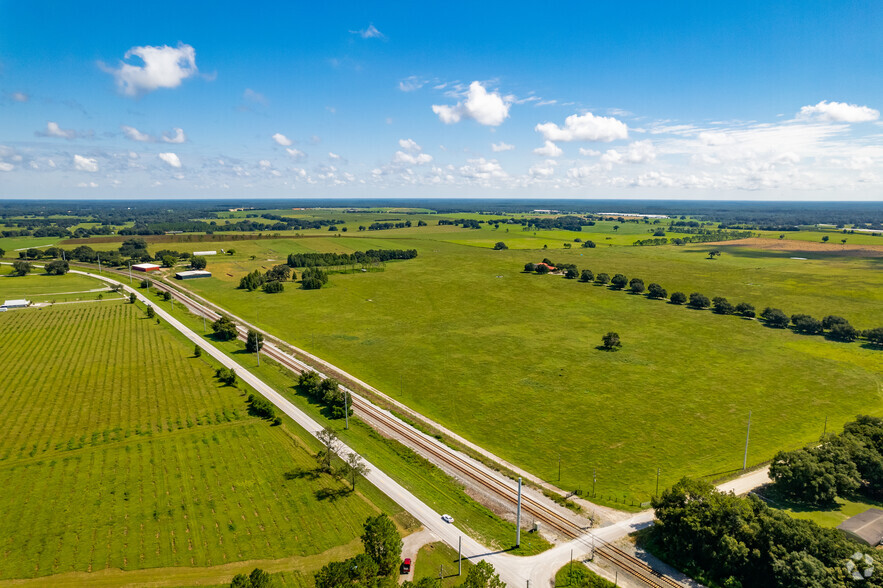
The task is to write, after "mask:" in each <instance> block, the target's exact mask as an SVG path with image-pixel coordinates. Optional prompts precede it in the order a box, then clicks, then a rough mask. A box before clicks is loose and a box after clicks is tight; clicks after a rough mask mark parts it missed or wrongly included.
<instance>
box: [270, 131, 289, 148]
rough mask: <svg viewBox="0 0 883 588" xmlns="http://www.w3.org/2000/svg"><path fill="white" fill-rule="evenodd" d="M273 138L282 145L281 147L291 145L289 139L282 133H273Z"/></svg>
mask: <svg viewBox="0 0 883 588" xmlns="http://www.w3.org/2000/svg"><path fill="white" fill-rule="evenodd" d="M273 140H274V141H276V143H278V144H279V145H282V146H283V147H288V146H289V145H291V139H289V138H288V137H286V136H285V135H283V134H282V133H275V134H274V135H273Z"/></svg>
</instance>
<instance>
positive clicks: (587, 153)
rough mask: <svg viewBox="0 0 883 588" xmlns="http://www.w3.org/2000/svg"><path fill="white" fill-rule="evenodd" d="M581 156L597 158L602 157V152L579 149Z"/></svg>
mask: <svg viewBox="0 0 883 588" xmlns="http://www.w3.org/2000/svg"><path fill="white" fill-rule="evenodd" d="M579 154H580V155H583V156H585V157H595V156H598V155H601V152H600V151H595V150H594V149H586V148H585V147H580V148H579Z"/></svg>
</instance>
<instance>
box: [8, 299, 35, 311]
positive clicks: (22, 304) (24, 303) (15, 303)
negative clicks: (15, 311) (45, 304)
mask: <svg viewBox="0 0 883 588" xmlns="http://www.w3.org/2000/svg"><path fill="white" fill-rule="evenodd" d="M30 304H31V301H30V300H24V299H22V300H7V301H6V302H4V303H3V307H4V308H7V309H10V308H27V307H28V306H29V305H30Z"/></svg>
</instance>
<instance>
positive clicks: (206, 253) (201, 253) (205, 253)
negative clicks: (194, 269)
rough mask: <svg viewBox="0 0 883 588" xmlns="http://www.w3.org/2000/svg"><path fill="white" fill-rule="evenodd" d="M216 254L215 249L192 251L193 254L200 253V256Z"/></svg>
mask: <svg viewBox="0 0 883 588" xmlns="http://www.w3.org/2000/svg"><path fill="white" fill-rule="evenodd" d="M217 254H218V252H217V251H194V252H193V255H200V256H204V255H217Z"/></svg>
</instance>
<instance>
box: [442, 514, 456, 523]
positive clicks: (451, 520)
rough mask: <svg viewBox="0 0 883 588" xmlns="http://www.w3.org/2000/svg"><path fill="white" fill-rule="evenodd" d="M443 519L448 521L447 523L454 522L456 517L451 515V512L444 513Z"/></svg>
mask: <svg viewBox="0 0 883 588" xmlns="http://www.w3.org/2000/svg"><path fill="white" fill-rule="evenodd" d="M442 520H443V521H444V522H446V523H453V522H454V517H452V516H451V515H449V514H443V515H442Z"/></svg>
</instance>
